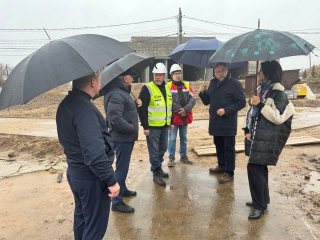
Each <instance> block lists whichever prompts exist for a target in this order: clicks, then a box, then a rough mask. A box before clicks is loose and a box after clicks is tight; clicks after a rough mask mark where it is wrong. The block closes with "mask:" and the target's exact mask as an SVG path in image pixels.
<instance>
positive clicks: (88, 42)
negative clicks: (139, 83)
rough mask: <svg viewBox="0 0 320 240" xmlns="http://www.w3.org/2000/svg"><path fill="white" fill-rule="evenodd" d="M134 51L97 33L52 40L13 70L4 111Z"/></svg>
mask: <svg viewBox="0 0 320 240" xmlns="http://www.w3.org/2000/svg"><path fill="white" fill-rule="evenodd" d="M133 51H134V50H133V49H132V48H130V47H129V46H127V45H125V44H124V43H121V42H119V41H116V40H114V39H112V38H108V37H105V36H101V35H95V34H83V35H76V36H72V37H67V38H63V39H60V40H54V41H51V42H50V43H48V44H46V45H44V46H43V47H41V48H40V49H39V50H37V51H35V52H34V53H32V54H31V55H29V56H28V57H26V58H25V59H24V60H22V61H21V62H20V63H19V64H18V65H17V66H16V67H15V68H14V69H13V70H12V72H11V73H10V75H9V76H8V78H7V80H6V81H5V83H4V84H3V89H2V92H1V94H0V110H2V109H5V108H8V107H11V106H14V105H20V104H25V103H27V102H28V101H30V100H31V99H33V98H34V97H36V96H38V95H40V94H42V93H44V92H46V91H48V90H50V89H53V88H55V87H58V86H60V85H62V84H65V83H67V82H70V81H72V80H75V79H78V78H81V77H84V76H87V75H90V74H93V73H95V72H97V71H98V70H99V69H101V68H102V67H103V66H105V65H107V64H109V63H111V62H113V61H115V60H117V59H118V58H120V57H122V56H124V55H126V54H128V53H131V52H133Z"/></svg>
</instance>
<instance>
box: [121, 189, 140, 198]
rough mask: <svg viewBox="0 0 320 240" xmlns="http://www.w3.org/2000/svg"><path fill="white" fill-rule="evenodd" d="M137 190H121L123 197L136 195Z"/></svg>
mask: <svg viewBox="0 0 320 240" xmlns="http://www.w3.org/2000/svg"><path fill="white" fill-rule="evenodd" d="M136 195H137V192H136V191H130V190H126V191H124V192H123V197H133V196H136Z"/></svg>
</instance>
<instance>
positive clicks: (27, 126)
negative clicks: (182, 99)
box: [0, 107, 320, 140]
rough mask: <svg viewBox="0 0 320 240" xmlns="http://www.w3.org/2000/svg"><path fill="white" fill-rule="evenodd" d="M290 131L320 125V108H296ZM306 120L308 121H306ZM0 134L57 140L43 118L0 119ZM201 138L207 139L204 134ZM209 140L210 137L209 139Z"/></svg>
mask: <svg viewBox="0 0 320 240" xmlns="http://www.w3.org/2000/svg"><path fill="white" fill-rule="evenodd" d="M296 111H297V112H296V114H295V115H294V119H293V124H292V129H299V128H305V127H310V126H315V125H319V124H320V107H318V108H308V107H305V108H296ZM306 119H308V121H306ZM243 122H244V116H241V117H239V118H238V134H239V135H242V134H243V131H242V130H241V127H242V125H243ZM0 126H1V129H0V134H18V135H28V136H38V137H54V138H57V137H58V136H57V128H56V122H55V120H54V119H45V118H0ZM208 126H209V120H207V119H205V120H203V119H201V120H195V121H194V122H193V123H192V124H191V125H190V127H189V133H190V134H189V135H190V137H188V138H189V139H197V138H199V136H198V134H197V132H198V131H199V129H201V130H204V131H207V129H208ZM202 137H209V134H206V135H205V136H202ZM210 138H211V137H210ZM139 139H140V140H145V136H144V134H143V128H142V127H141V126H140V129H139Z"/></svg>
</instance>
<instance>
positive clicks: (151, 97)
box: [139, 63, 174, 186]
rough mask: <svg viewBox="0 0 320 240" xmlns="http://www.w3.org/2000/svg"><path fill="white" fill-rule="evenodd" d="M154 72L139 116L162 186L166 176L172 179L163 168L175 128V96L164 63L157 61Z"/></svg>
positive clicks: (155, 178)
mask: <svg viewBox="0 0 320 240" xmlns="http://www.w3.org/2000/svg"><path fill="white" fill-rule="evenodd" d="M152 72H153V76H154V81H152V82H149V83H148V84H147V85H145V86H143V87H142V89H141V92H140V95H139V99H141V101H142V106H141V107H140V108H139V118H140V121H141V125H142V126H143V129H144V131H143V132H144V135H146V139H147V145H148V151H149V161H150V163H151V171H152V172H153V181H154V182H155V183H156V184H158V185H159V186H166V182H165V181H164V180H163V178H168V177H169V174H168V173H166V172H164V171H163V169H162V167H161V165H162V163H163V161H164V159H163V156H164V154H165V152H166V151H167V148H168V130H169V128H170V129H171V130H172V129H174V125H173V120H172V96H171V90H170V88H169V86H168V85H166V83H165V81H164V80H165V78H166V73H167V69H166V67H165V66H164V64H163V63H157V64H156V66H155V67H154V68H153V70H152Z"/></svg>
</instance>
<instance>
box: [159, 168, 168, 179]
mask: <svg viewBox="0 0 320 240" xmlns="http://www.w3.org/2000/svg"><path fill="white" fill-rule="evenodd" d="M159 172H160V176H161V177H163V178H168V177H169V174H168V173H166V172H165V171H163V169H162V167H161V166H160V169H159Z"/></svg>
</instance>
